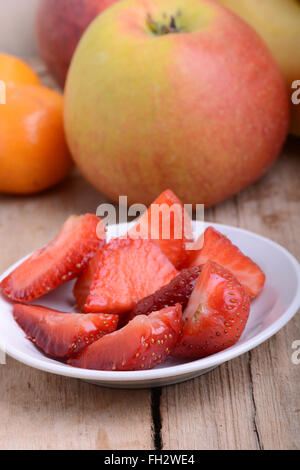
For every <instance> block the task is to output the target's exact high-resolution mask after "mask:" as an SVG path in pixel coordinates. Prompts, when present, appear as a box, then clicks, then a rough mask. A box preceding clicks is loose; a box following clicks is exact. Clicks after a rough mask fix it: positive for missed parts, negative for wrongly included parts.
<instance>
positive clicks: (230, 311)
mask: <svg viewBox="0 0 300 470" xmlns="http://www.w3.org/2000/svg"><path fill="white" fill-rule="evenodd" d="M249 310H250V300H249V296H248V294H247V293H246V291H245V290H244V288H243V287H242V285H241V284H240V283H239V281H238V280H237V279H236V278H235V277H234V276H233V274H232V273H231V272H230V271H228V270H227V269H225V268H223V267H222V266H220V265H218V264H216V263H214V262H213V261H208V262H207V263H206V264H205V266H204V267H203V270H202V273H201V274H200V276H199V277H198V280H197V283H196V286H195V288H194V290H193V292H192V295H191V297H190V300H189V303H188V305H187V307H186V309H185V311H184V314H183V331H182V335H181V337H180V340H179V342H178V345H177V346H176V349H175V351H174V356H176V357H183V358H188V359H198V358H201V357H206V356H209V355H210V354H214V353H216V352H218V351H222V350H223V349H226V348H228V347H229V346H232V345H233V344H234V343H236V341H237V340H238V339H239V337H240V336H241V334H242V332H243V330H244V328H245V326H246V322H247V319H248V316H249Z"/></svg>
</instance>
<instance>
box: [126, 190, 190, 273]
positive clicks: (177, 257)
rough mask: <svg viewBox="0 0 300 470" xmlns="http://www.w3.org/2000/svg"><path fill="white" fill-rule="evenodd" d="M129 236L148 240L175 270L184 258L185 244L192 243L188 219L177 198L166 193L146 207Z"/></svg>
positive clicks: (169, 192) (185, 255)
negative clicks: (155, 245) (167, 259)
mask: <svg viewBox="0 0 300 470" xmlns="http://www.w3.org/2000/svg"><path fill="white" fill-rule="evenodd" d="M170 209H171V210H170ZM129 236H131V237H133V238H146V239H149V240H152V241H153V242H154V243H156V244H157V245H158V246H159V247H160V249H161V250H162V252H163V253H164V254H165V255H166V256H167V257H168V258H169V260H170V261H171V263H173V264H174V266H175V267H177V268H178V267H180V266H181V265H182V263H183V262H184V261H185V260H186V257H187V252H186V250H185V244H186V242H188V241H191V240H192V225H191V219H190V217H189V215H188V213H187V212H186V211H185V209H184V206H183V205H182V203H181V201H180V200H179V199H178V197H177V196H175V194H174V193H173V192H172V191H171V190H169V189H167V190H166V191H164V192H163V193H162V194H160V196H159V197H158V198H157V199H155V201H154V202H153V203H152V204H151V205H150V207H149V209H148V211H147V212H145V213H144V214H143V215H142V217H141V219H140V220H139V222H138V223H137V224H136V225H135V226H134V227H133V228H132V229H131V230H130V231H129Z"/></svg>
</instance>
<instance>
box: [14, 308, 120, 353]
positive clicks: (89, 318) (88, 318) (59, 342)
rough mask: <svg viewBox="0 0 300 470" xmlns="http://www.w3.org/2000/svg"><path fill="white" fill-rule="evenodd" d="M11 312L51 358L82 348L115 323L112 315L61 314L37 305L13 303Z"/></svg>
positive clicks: (27, 333) (75, 351)
mask: <svg viewBox="0 0 300 470" xmlns="http://www.w3.org/2000/svg"><path fill="white" fill-rule="evenodd" d="M13 315H14V318H15V320H16V322H17V323H18V325H19V326H20V327H21V328H22V329H23V330H24V331H25V333H26V335H27V336H28V339H30V340H31V341H32V342H33V343H34V344H35V345H36V346H37V347H38V348H40V349H41V350H42V351H43V352H44V353H45V354H47V355H49V356H51V357H54V358H67V357H70V356H71V355H72V354H74V353H78V352H80V351H82V350H83V349H84V348H86V347H87V346H88V345H90V344H91V343H93V342H94V341H97V340H98V339H100V338H102V336H104V335H105V334H107V333H110V332H112V331H114V330H115V329H116V328H117V324H118V317H117V316H116V315H107V314H101V313H99V314H90V315H86V314H80V313H64V312H58V311H56V310H52V309H49V308H45V307H41V306H37V305H24V304H15V305H14V309H13Z"/></svg>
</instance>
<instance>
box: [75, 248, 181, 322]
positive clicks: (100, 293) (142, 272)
mask: <svg viewBox="0 0 300 470" xmlns="http://www.w3.org/2000/svg"><path fill="white" fill-rule="evenodd" d="M176 275H177V270H176V269H175V268H174V266H173V264H172V263H171V262H170V261H169V260H168V258H167V257H166V256H165V255H164V254H163V253H162V251H161V250H160V249H159V248H158V246H157V245H155V244H154V243H152V242H151V241H150V240H131V239H114V240H112V241H111V242H110V243H108V244H107V245H106V246H105V247H104V249H103V250H102V252H101V255H100V260H99V263H98V267H97V271H96V274H95V278H94V281H93V283H92V286H91V291H90V294H89V296H88V298H87V301H86V304H85V307H84V309H85V311H86V312H105V313H117V314H119V315H122V314H124V313H126V312H129V311H130V310H132V309H133V307H134V306H135V305H136V303H137V302H138V301H139V300H141V299H143V298H144V297H147V296H148V295H150V294H152V293H153V292H155V291H156V290H157V289H159V288H160V287H162V286H164V285H166V284H168V282H170V280H171V279H173V278H174V277H176Z"/></svg>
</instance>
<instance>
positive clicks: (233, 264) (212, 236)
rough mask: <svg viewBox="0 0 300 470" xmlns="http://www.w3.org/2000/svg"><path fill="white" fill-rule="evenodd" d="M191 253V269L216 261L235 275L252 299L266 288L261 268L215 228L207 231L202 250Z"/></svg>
mask: <svg viewBox="0 0 300 470" xmlns="http://www.w3.org/2000/svg"><path fill="white" fill-rule="evenodd" d="M201 237H202V236H201ZM201 237H200V238H201ZM190 253H191V254H190V262H189V264H188V266H189V267H191V266H199V265H201V264H204V263H206V261H208V260H212V261H215V262H216V263H218V264H220V265H221V266H224V267H225V268H227V269H229V270H230V271H231V272H232V273H233V274H234V275H235V277H236V278H237V279H238V280H239V281H240V283H241V284H242V285H243V287H244V288H245V289H246V291H247V292H248V294H249V295H250V297H255V296H257V295H258V294H259V293H260V292H261V290H262V288H263V286H264V283H265V275H264V273H263V271H262V270H261V269H260V267H259V266H258V265H257V264H256V263H254V262H253V261H252V260H251V259H250V258H249V257H248V256H246V255H244V253H242V252H241V251H240V250H239V248H238V247H237V246H235V245H234V244H233V243H231V241H230V240H229V239H228V238H227V237H226V236H225V235H223V234H222V233H220V232H218V231H217V230H215V229H214V228H213V227H208V228H207V229H206V230H205V232H204V240H203V247H202V249H201V250H199V251H197V250H195V251H191V252H190Z"/></svg>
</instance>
